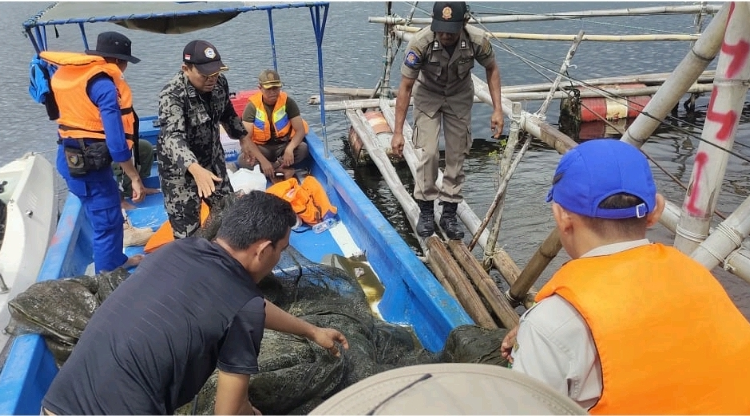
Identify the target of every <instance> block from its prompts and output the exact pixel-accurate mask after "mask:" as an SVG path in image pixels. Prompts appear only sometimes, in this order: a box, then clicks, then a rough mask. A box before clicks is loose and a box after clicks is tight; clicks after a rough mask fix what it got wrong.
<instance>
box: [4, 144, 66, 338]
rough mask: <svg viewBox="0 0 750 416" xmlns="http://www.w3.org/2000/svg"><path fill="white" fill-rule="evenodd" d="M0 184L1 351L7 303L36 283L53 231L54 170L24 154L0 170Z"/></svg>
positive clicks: (33, 156) (40, 159)
mask: <svg viewBox="0 0 750 416" xmlns="http://www.w3.org/2000/svg"><path fill="white" fill-rule="evenodd" d="M0 184H2V186H0V188H2V192H0V200H2V202H3V203H4V204H5V205H6V208H7V211H6V212H7V217H6V223H5V236H4V238H3V241H2V245H1V246H0V276H2V281H0V350H2V349H3V348H4V347H5V344H6V343H7V341H8V335H7V334H6V333H5V331H4V330H5V327H6V326H7V325H8V321H9V319H10V312H9V311H8V302H9V301H10V300H12V299H13V298H14V297H15V296H16V295H18V294H19V293H21V292H23V291H24V290H26V289H27V288H28V287H29V286H31V285H32V284H33V283H34V282H35V281H36V278H37V275H38V274H39V269H40V268H41V266H42V262H43V261H44V256H45V254H46V252H47V246H49V243H50V240H51V238H52V235H53V234H54V233H55V229H56V227H57V202H56V201H55V174H54V168H53V167H52V165H51V164H50V162H48V161H47V160H46V159H45V158H44V157H42V156H41V155H39V154H33V153H29V154H26V155H24V156H23V157H21V158H19V159H17V160H15V161H13V162H10V163H8V164H7V165H5V166H3V167H0Z"/></svg>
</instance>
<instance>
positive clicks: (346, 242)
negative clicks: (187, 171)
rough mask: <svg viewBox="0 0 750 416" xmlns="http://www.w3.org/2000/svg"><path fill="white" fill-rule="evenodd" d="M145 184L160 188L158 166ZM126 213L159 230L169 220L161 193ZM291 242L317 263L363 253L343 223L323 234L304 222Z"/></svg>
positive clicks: (130, 249)
mask: <svg viewBox="0 0 750 416" xmlns="http://www.w3.org/2000/svg"><path fill="white" fill-rule="evenodd" d="M145 183H146V186H148V187H154V188H156V187H158V176H157V172H156V166H154V167H153V168H152V176H151V177H150V178H148V179H147V180H146V181H145ZM269 185H270V184H269ZM126 213H127V215H128V218H129V219H130V222H131V224H132V225H133V226H134V227H138V228H144V227H149V228H151V229H152V230H154V231H156V230H157V229H158V228H159V227H161V225H162V224H163V223H164V222H165V221H167V213H166V211H165V210H164V196H163V195H162V194H161V193H157V194H153V195H146V198H145V200H144V201H143V202H141V203H139V204H137V205H136V209H132V210H128V211H126ZM289 243H290V245H292V246H293V247H294V248H295V249H297V250H298V251H299V252H300V253H302V255H304V256H305V257H307V258H308V259H310V260H311V261H314V262H321V260H323V258H324V257H325V256H326V255H329V254H338V255H341V256H344V257H350V256H352V255H356V254H359V253H360V250H359V248H358V247H357V245H356V243H355V242H354V240H353V239H352V237H351V235H350V234H349V231H348V230H347V229H346V226H345V225H344V224H342V223H341V222H339V223H337V224H336V225H334V226H333V227H331V228H329V229H328V230H326V231H323V232H321V233H315V232H314V231H313V230H312V228H311V227H309V226H304V225H303V226H301V227H299V228H298V229H296V230H293V231H292V233H291V236H290V240H289ZM123 251H124V252H125V254H126V255H128V256H132V255H135V254H141V253H143V246H135V247H126V248H125V249H124V250H123Z"/></svg>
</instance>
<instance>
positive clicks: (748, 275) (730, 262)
mask: <svg viewBox="0 0 750 416" xmlns="http://www.w3.org/2000/svg"><path fill="white" fill-rule="evenodd" d="M724 270H727V271H728V272H730V273H732V274H734V275H735V276H739V277H740V278H742V279H743V280H744V281H746V282H748V283H750V251H748V250H747V249H746V248H740V249H738V250H735V251H734V252H732V254H730V255H729V256H727V258H726V260H725V261H724Z"/></svg>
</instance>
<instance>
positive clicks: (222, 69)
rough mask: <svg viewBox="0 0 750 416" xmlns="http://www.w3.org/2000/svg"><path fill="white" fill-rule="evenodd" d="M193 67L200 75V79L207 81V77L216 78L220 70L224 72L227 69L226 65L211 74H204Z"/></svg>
mask: <svg viewBox="0 0 750 416" xmlns="http://www.w3.org/2000/svg"><path fill="white" fill-rule="evenodd" d="M193 68H194V69H195V72H196V73H197V74H198V75H199V76H200V77H201V79H202V80H203V81H208V80H209V79H216V78H218V77H219V74H221V73H222V72H224V71H226V70H228V69H229V68H227V67H222V68H221V69H219V70H218V71H216V72H214V73H213V74H210V75H204V74H201V72H200V71H198V68H195V67H193Z"/></svg>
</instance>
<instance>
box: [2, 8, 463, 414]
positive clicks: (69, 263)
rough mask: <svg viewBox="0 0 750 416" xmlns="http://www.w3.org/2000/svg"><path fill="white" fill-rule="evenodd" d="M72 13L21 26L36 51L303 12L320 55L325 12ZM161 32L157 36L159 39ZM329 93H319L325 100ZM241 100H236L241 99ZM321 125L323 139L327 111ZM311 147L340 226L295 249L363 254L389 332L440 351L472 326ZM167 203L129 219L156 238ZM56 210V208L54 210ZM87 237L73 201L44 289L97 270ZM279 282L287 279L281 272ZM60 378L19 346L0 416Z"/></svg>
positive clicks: (295, 240)
mask: <svg viewBox="0 0 750 416" xmlns="http://www.w3.org/2000/svg"><path fill="white" fill-rule="evenodd" d="M71 5H73V4H72V3H60V4H57V5H55V6H53V7H52V8H50V9H48V10H45V11H43V12H41V13H40V14H38V15H37V16H35V17H34V18H32V19H30V20H29V21H27V22H26V23H25V24H24V26H25V28H26V30H27V33H28V34H29V35H30V39H31V40H32V43H34V46H35V48H36V49H37V51H38V50H39V45H46V42H45V39H44V34H45V33H46V31H45V30H44V28H46V27H47V26H48V25H62V24H80V25H81V28H82V30H83V27H84V24H86V25H89V24H91V23H94V22H104V21H107V22H118V23H121V25H122V26H126V27H129V28H141V29H147V30H152V31H158V32H161V33H178V32H180V30H181V29H180V28H179V25H180V24H182V23H184V24H185V25H191V27H192V28H197V26H196V25H198V24H200V25H203V26H202V27H208V26H213V25H216V24H220V23H222V22H224V21H226V20H228V19H229V18H230V17H229V16H231V17H234V16H236V15H238V14H242V13H245V12H249V11H264V12H268V13H270V12H271V11H272V10H277V9H286V8H296V7H307V8H309V9H310V12H311V13H310V14H311V16H313V26H314V27H315V28H316V30H315V34H316V38H317V39H318V43H317V44H318V48H320V45H321V42H320V37H322V33H323V30H322V28H323V27H324V26H325V20H326V18H325V16H327V10H328V3H325V2H311V3H304V4H303V3H298V4H272V5H269V6H258V5H253V6H246V5H244V4H242V3H240V4H237V5H236V6H235V5H234V4H233V5H232V6H231V7H230V6H229V5H228V4H225V3H222V7H223V8H222V9H210V8H209V7H211V6H208V5H206V4H205V3H180V4H175V3H158V2H157V3H127V4H126V3H120V4H117V3H111V4H109V3H102V4H101V5H98V6H96V7H94V8H93V9H90V11H89V12H90V13H92V15H89V16H79V15H70V13H71V12H70V10H69V9H68V7H70V6H71ZM79 11H80V10H79ZM321 13H322V25H321V19H320V18H321ZM316 18H317V20H316ZM164 23H169V24H164ZM155 26H160V28H159V29H154V27H155ZM271 38H272V39H273V36H272V37H271ZM318 52H319V53H318V57H319V60H320V57H321V56H322V55H321V54H320V50H319V51H318ZM319 71H321V76H320V80H321V82H322V79H323V77H322V65H319ZM165 82H166V80H165ZM322 88H323V86H322V85H321V92H322V91H323V89H322ZM244 96H245V94H243V93H238V94H236V97H239V98H236V99H241V97H244ZM245 100H246V98H245ZM321 116H322V117H321V122H322V124H323V128H322V130H323V133H324V135H325V121H324V120H325V118H324V114H323V110H321ZM154 120H155V117H154V116H150V117H142V118H141V122H140V126H141V130H140V136H141V138H143V139H147V140H149V141H151V142H152V143H155V141H156V137H157V134H158V128H156V127H154V126H153V124H154V123H153V121H154ZM306 141H307V143H308V145H309V149H310V157H309V159H310V161H309V163H310V165H309V169H310V174H311V175H313V176H314V177H315V178H316V179H317V180H318V181H319V182H320V183H321V184H322V185H323V186H324V188H325V190H326V192H327V194H328V197H329V199H330V201H331V203H332V204H333V205H335V206H336V207H337V208H338V215H339V217H340V220H341V221H340V222H339V223H338V224H337V225H336V226H334V227H332V228H330V229H328V230H326V231H325V232H322V233H319V234H316V233H314V232H313V231H306V232H303V233H293V236H292V238H291V244H292V246H294V247H295V248H296V249H297V250H298V251H300V252H301V253H302V254H303V255H305V256H306V257H308V258H309V259H310V260H312V261H320V260H321V259H322V257H323V256H324V255H326V254H329V253H336V254H339V255H343V256H351V255H355V254H362V253H365V254H366V258H367V260H368V262H369V264H370V266H371V268H372V269H373V271H374V272H375V274H376V275H377V276H378V277H379V279H380V282H381V283H382V285H383V286H384V288H385V291H384V293H383V296H382V299H381V301H380V302H379V304H378V311H379V313H380V315H381V316H382V317H383V318H384V319H385V320H387V321H389V322H392V323H397V324H402V325H410V326H411V327H412V328H413V330H414V332H415V334H416V335H417V337H418V338H419V339H420V341H421V342H422V344H423V346H424V347H425V348H427V349H429V350H431V351H437V350H440V349H441V348H442V346H443V344H444V342H445V339H446V337H447V335H448V333H449V332H450V331H451V329H453V328H454V327H456V326H458V325H463V324H470V323H473V321H472V320H471V319H470V318H469V316H468V315H467V314H466V312H465V311H464V310H463V309H462V308H461V306H460V305H459V304H458V303H457V302H456V300H455V299H454V298H452V297H451V296H449V295H448V294H447V293H446V291H445V290H444V289H443V287H442V286H440V284H439V283H438V282H437V280H436V279H435V278H434V276H433V275H432V274H431V272H430V271H429V270H428V269H427V267H426V266H425V265H424V264H423V263H422V262H421V261H420V260H419V259H418V258H417V257H416V256H415V254H414V253H413V251H412V250H411V248H409V246H407V244H406V243H405V242H404V241H403V239H402V238H401V237H400V236H399V235H398V234H397V232H396V231H395V230H394V228H393V227H392V226H391V225H390V223H389V222H388V221H387V220H386V219H385V218H384V217H383V215H382V214H381V213H380V212H379V211H378V210H377V208H376V207H375V206H374V205H373V203H372V202H371V201H370V200H369V199H368V198H367V197H366V196H365V195H364V193H363V192H362V191H361V190H360V188H359V187H358V186H357V184H356V183H355V182H354V181H353V180H352V178H351V177H350V176H349V175H348V173H347V172H346V171H345V170H344V168H343V167H342V166H341V164H340V163H339V162H338V161H337V160H336V159H335V158H334V157H332V156H329V155H328V152H327V147H326V145H325V142H324V140H322V139H321V138H320V137H319V136H318V135H316V134H315V133H314V132H313V131H312V130H311V132H310V134H308V135H307V137H306ZM146 186H149V187H154V186H158V177H156V174H155V171H154V174H153V175H152V177H151V178H149V179H148V180H147V181H146ZM162 202H163V198H162V195H161V194H156V195H149V196H147V197H146V200H145V201H144V202H143V203H141V204H139V207H138V208H137V209H135V210H132V211H129V212H128V216H129V219H130V221H131V222H132V224H133V226H135V227H152V228H156V227H158V226H159V225H161V224H162V223H163V221H164V220H166V218H167V217H166V213H165V212H164V208H163V203H162ZM49 204H50V206H52V205H53V203H52V202H51V201H50V202H49ZM90 232H91V230H90V226H89V225H88V221H86V218H85V213H84V211H83V210H82V209H81V204H80V202H79V200H78V198H77V197H75V196H73V195H72V194H71V195H68V197H67V199H66V202H65V206H64V208H63V211H62V214H61V217H60V220H59V222H58V225H57V231H56V233H55V235H54V238H53V240H52V242H51V243H50V244H49V248H48V251H47V255H46V257H45V259H44V263H43V265H42V268H41V271H40V272H39V274H38V276H37V281H43V280H49V279H59V278H62V277H69V276H76V275H80V274H83V273H84V272H85V271H86V269H87V267H89V265H90V264H91V262H92V254H91V236H90ZM41 246H43V247H44V246H47V244H46V243H45V244H43V245H41ZM142 250H143V247H128V248H126V249H125V253H126V254H128V255H131V254H134V253H137V252H140V251H142ZM275 272H277V273H281V272H282V271H281V270H279V269H278V268H277V269H276V270H275ZM56 373H57V367H56V366H55V363H54V359H53V357H52V355H51V353H50V352H49V351H48V349H47V347H46V345H45V343H44V341H43V339H42V338H41V337H40V336H38V335H33V334H32V335H22V336H19V337H17V338H16V339H15V340H14V342H13V345H12V346H11V348H10V352H9V354H8V359H7V362H6V365H5V366H4V368H3V369H2V373H0V414H39V410H40V403H41V399H42V398H43V396H44V394H45V393H46V391H47V388H48V387H49V385H50V383H51V381H52V379H53V378H54V377H55V374H56Z"/></svg>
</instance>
